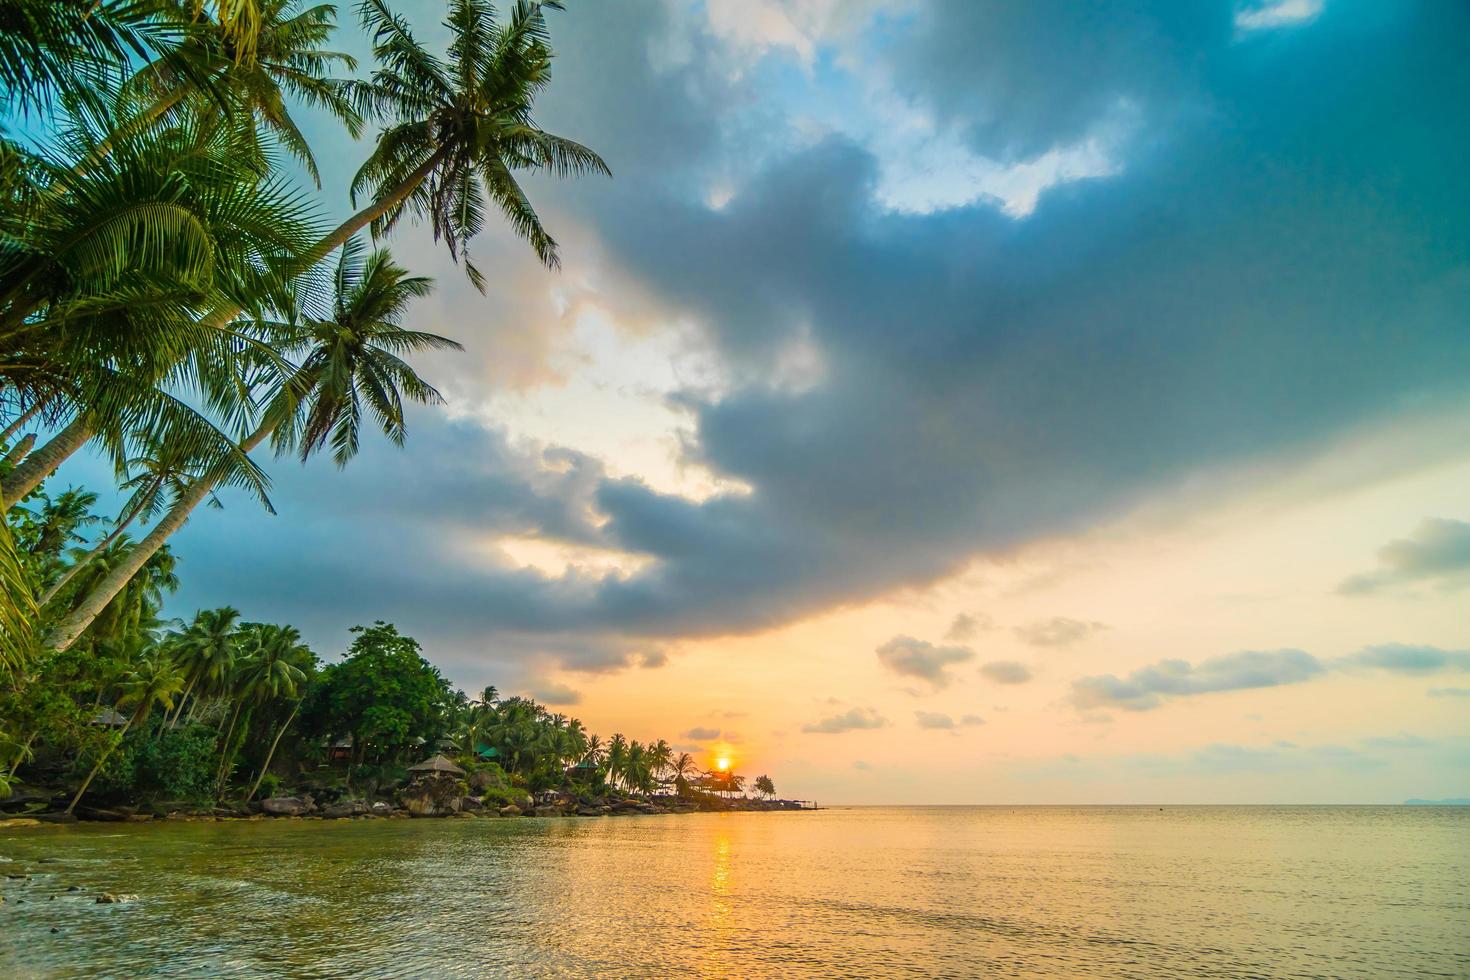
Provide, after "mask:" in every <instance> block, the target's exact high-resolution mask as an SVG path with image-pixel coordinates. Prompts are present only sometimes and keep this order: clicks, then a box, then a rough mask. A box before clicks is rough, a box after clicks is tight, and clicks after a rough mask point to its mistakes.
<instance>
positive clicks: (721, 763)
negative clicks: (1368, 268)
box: [715, 756, 730, 772]
mask: <svg viewBox="0 0 1470 980" xmlns="http://www.w3.org/2000/svg"><path fill="white" fill-rule="evenodd" d="M715 768H716V769H718V770H720V772H724V771H725V770H726V769H729V768H730V760H729V759H727V758H725V757H724V756H720V757H719V758H718V759H716V760H715Z"/></svg>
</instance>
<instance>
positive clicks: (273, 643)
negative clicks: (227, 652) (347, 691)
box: [218, 623, 315, 799]
mask: <svg viewBox="0 0 1470 980" xmlns="http://www.w3.org/2000/svg"><path fill="white" fill-rule="evenodd" d="M247 632H248V633H249V634H250V641H249V643H250V645H249V647H248V648H247V652H246V658H247V659H246V661H245V669H244V671H243V673H244V676H243V677H242V679H241V687H242V688H243V690H244V691H246V692H248V693H249V696H250V697H252V698H253V699H254V700H256V701H257V702H270V701H281V700H286V701H290V702H292V708H291V713H290V714H289V715H288V716H287V717H286V720H285V721H284V722H282V723H281V724H280V725H279V726H277V729H276V736H275V738H274V739H272V740H271V746H270V749H269V750H268V751H267V752H266V757H265V761H264V762H262V763H261V766H260V771H259V774H258V775H257V776H256V780H255V783H254V784H253V785H252V786H251V787H250V792H249V794H248V795H247V796H246V799H250V797H253V796H254V795H255V791H256V790H258V789H259V788H260V781H261V779H262V778H264V776H265V773H266V770H267V769H269V768H270V764H271V759H272V758H273V757H274V756H275V752H276V746H277V745H279V744H280V741H281V735H282V734H283V733H284V732H285V731H286V729H287V728H289V727H290V725H291V722H292V721H294V720H295V718H296V713H297V711H299V710H300V707H301V697H300V695H301V685H302V684H303V682H305V680H306V677H307V670H308V669H310V667H311V665H312V662H313V661H314V660H315V657H314V656H313V655H312V652H311V649H310V648H309V647H307V646H306V644H305V643H303V642H301V634H300V633H299V632H297V630H296V629H295V627H292V626H275V625H269V624H254V623H253V624H250V626H249V627H248V628H247ZM228 741H229V740H228V738H227V739H226V744H228ZM233 758H234V754H233V753H231V755H230V763H226V764H224V765H222V767H221V770H220V775H219V780H218V782H219V785H220V787H221V789H223V787H224V784H225V781H226V780H227V779H228V778H229V774H230V769H231V768H232V765H231V763H232V762H233Z"/></svg>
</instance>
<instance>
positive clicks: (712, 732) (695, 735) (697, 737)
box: [684, 727, 720, 742]
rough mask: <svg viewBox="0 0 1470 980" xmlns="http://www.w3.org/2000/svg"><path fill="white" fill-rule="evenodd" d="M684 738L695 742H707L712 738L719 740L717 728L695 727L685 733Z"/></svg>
mask: <svg viewBox="0 0 1470 980" xmlns="http://www.w3.org/2000/svg"><path fill="white" fill-rule="evenodd" d="M684 737H685V738H687V739H692V740H694V741H696V742H708V741H709V740H710V739H712V738H719V737H720V730H719V729H718V728H704V727H696V728H691V729H689V731H687V732H685V733H684Z"/></svg>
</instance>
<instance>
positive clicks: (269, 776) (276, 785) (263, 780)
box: [255, 772, 281, 800]
mask: <svg viewBox="0 0 1470 980" xmlns="http://www.w3.org/2000/svg"><path fill="white" fill-rule="evenodd" d="M280 793H281V777H280V776H277V775H276V774H275V773H273V772H268V773H266V774H265V775H264V776H261V777H260V789H259V790H257V791H256V793H255V797H256V799H260V800H268V799H270V798H271V797H273V796H279V795H280Z"/></svg>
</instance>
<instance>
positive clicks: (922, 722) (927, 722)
mask: <svg viewBox="0 0 1470 980" xmlns="http://www.w3.org/2000/svg"><path fill="white" fill-rule="evenodd" d="M914 718H915V719H916V720H917V721H918V723H919V727H920V728H942V729H951V728H954V727H955V724H954V719H953V718H951V717H950V716H949V715H946V714H944V713H942V712H938V711H915V712H914Z"/></svg>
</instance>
